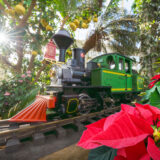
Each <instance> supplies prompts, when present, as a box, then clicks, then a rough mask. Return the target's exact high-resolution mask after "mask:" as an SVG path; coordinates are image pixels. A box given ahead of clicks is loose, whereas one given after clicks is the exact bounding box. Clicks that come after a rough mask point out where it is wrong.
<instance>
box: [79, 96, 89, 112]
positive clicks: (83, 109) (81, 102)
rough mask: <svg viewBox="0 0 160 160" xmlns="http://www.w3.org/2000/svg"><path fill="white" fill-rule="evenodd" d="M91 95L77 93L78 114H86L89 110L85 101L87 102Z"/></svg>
mask: <svg viewBox="0 0 160 160" xmlns="http://www.w3.org/2000/svg"><path fill="white" fill-rule="evenodd" d="M90 99H91V97H90V96H89V95H88V94H86V93H81V94H79V105H78V111H79V113H80V114H88V113H89V112H90V110H91V109H90V107H89V106H88V105H87V102H89V101H90Z"/></svg>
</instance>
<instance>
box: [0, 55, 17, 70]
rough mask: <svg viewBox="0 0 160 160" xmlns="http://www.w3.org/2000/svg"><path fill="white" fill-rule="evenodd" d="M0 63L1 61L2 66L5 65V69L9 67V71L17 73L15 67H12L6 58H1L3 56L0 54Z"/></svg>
mask: <svg viewBox="0 0 160 160" xmlns="http://www.w3.org/2000/svg"><path fill="white" fill-rule="evenodd" d="M0 61H1V63H2V64H4V65H6V66H7V67H10V68H11V70H13V71H15V72H17V69H16V66H14V65H12V64H11V63H10V62H9V61H8V59H7V57H5V56H3V55H1V54H0Z"/></svg>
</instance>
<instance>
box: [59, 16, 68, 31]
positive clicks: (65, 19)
mask: <svg viewBox="0 0 160 160" xmlns="http://www.w3.org/2000/svg"><path fill="white" fill-rule="evenodd" d="M68 18H69V16H66V17H65V18H64V19H63V21H62V24H61V27H60V29H63V27H64V25H65V23H66V21H67V20H68Z"/></svg>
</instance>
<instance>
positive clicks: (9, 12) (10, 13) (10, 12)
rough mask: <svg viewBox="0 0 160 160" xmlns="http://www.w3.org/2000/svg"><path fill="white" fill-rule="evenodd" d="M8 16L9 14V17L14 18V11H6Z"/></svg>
mask: <svg viewBox="0 0 160 160" xmlns="http://www.w3.org/2000/svg"><path fill="white" fill-rule="evenodd" d="M8 14H9V15H10V16H12V17H14V16H15V11H14V10H13V9H9V10H8Z"/></svg>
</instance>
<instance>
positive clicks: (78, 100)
mask: <svg viewBox="0 0 160 160" xmlns="http://www.w3.org/2000/svg"><path fill="white" fill-rule="evenodd" d="M52 39H53V41H54V42H55V44H56V45H57V46H58V48H59V49H60V55H59V62H61V63H59V65H57V64H53V70H54V77H52V82H51V85H50V86H48V87H47V93H52V95H48V96H47V95H46V96H40V95H39V96H37V98H36V101H35V102H34V103H33V104H32V105H31V106H29V107H27V108H25V109H24V110H22V111H21V112H20V113H18V114H17V115H15V116H14V117H12V118H11V119H10V121H14V122H18V121H19V122H36V121H46V110H47V112H49V113H52V114H53V115H64V114H75V113H77V112H78V113H81V114H84V113H89V112H91V111H96V110H101V109H103V108H106V107H111V106H112V105H113V103H117V102H124V101H131V100H133V99H134V98H135V97H136V96H137V94H138V93H140V91H141V90H142V89H143V81H144V80H143V78H142V77H141V76H139V75H138V74H137V73H135V72H133V70H132V64H133V60H132V59H131V58H129V57H126V56H124V55H121V54H118V53H111V54H103V55H100V56H98V57H96V58H93V59H92V60H91V61H89V62H88V63H87V64H86V67H85V51H84V50H83V49H81V48H75V49H73V59H71V60H68V61H67V63H65V52H66V49H67V48H68V47H69V46H70V45H71V44H72V43H73V39H72V38H71V37H70V34H69V33H68V32H67V31H66V30H60V31H59V32H58V33H57V34H55V35H53V38H52Z"/></svg>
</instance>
